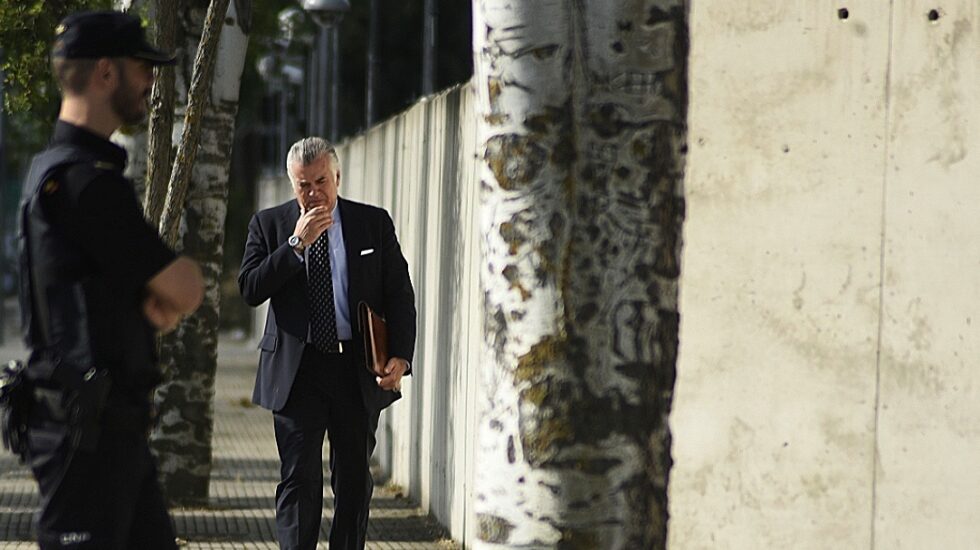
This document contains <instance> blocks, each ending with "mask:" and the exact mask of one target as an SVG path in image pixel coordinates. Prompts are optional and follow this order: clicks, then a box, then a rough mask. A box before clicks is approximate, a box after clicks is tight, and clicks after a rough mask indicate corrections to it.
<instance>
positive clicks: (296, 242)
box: [286, 235, 306, 252]
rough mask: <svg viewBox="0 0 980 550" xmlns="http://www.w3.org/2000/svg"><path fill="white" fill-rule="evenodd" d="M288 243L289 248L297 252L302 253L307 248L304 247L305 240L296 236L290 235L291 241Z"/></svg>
mask: <svg viewBox="0 0 980 550" xmlns="http://www.w3.org/2000/svg"><path fill="white" fill-rule="evenodd" d="M286 242H287V243H289V246H291V247H293V250H295V251H296V252H302V251H303V249H304V248H306V246H305V245H303V240H302V239H300V238H299V237H298V236H296V235H290V237H289V240H288V241H286Z"/></svg>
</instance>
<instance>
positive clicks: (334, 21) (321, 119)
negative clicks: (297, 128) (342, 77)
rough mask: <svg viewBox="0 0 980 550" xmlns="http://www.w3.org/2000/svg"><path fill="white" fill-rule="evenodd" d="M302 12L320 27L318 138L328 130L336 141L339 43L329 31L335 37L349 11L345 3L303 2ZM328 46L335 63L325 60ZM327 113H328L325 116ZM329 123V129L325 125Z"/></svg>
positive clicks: (340, 0) (343, 0)
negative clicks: (338, 26) (331, 70)
mask: <svg viewBox="0 0 980 550" xmlns="http://www.w3.org/2000/svg"><path fill="white" fill-rule="evenodd" d="M303 9H304V10H306V12H307V13H309V14H310V17H312V18H313V21H314V22H316V24H317V25H319V27H320V32H319V36H318V37H317V53H316V56H317V63H316V65H317V70H316V73H317V82H318V86H317V90H316V96H317V101H316V102H315V105H316V106H317V109H316V114H315V115H314V116H316V117H317V124H316V128H317V133H318V134H319V135H321V136H322V135H325V134H326V133H327V131H328V130H330V136H329V137H330V139H331V140H336V139H337V132H338V129H339V124H338V123H337V122H338V115H339V112H338V111H339V109H338V101H337V97H336V96H337V95H339V94H337V93H336V92H337V91H338V90H339V89H340V87H339V82H338V80H339V78H338V77H339V71H337V70H336V68H337V66H338V55H339V51H338V49H339V48H338V47H337V46H338V44H339V39H338V38H337V36H338V34H335V35H334V36H331V32H330V31H331V30H333V32H334V33H337V30H336V27H337V25H338V24H339V23H340V20H341V19H343V17H344V14H345V13H347V12H348V11H350V2H348V0H303ZM330 42H333V44H334V48H332V49H333V50H334V51H333V55H334V59H332V60H328V57H329V53H330V49H331V48H330V45H331V44H330ZM329 69H334V70H333V73H334V74H333V78H329V77H328V75H329V74H330V72H328V71H329ZM328 80H332V81H333V82H332V84H333V88H334V92H335V93H334V94H330V95H331V97H330V100H329V101H326V99H327V95H328V86H327V82H328ZM328 111H329V113H328ZM328 120H329V125H328Z"/></svg>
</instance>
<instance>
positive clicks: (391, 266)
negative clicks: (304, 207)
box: [238, 198, 416, 411]
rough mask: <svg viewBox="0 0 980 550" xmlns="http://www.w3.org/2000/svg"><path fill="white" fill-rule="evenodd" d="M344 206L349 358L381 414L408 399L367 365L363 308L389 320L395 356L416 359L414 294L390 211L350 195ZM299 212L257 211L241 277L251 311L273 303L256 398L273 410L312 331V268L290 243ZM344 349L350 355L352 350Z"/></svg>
mask: <svg viewBox="0 0 980 550" xmlns="http://www.w3.org/2000/svg"><path fill="white" fill-rule="evenodd" d="M338 202H339V208H340V217H341V223H342V224H343V235H344V246H345V248H346V250H347V270H348V281H349V283H348V289H347V298H348V300H347V303H348V304H349V309H350V312H349V315H350V316H349V318H350V320H351V325H352V327H351V328H352V329H353V334H354V336H353V338H354V344H353V345H352V346H349V347H350V348H353V350H351V351H350V353H352V354H353V355H352V357H353V362H354V364H355V365H356V371H357V376H358V382H359V385H360V387H361V393H362V395H363V398H364V404H365V407H366V408H367V410H368V411H380V410H381V409H383V408H385V407H387V406H388V405H390V404H391V403H392V402H394V401H395V400H396V399H398V398H400V397H401V394H400V393H398V392H394V391H387V390H383V389H381V387H379V386H378V384H377V381H376V380H375V378H374V376H373V375H372V374H371V373H369V372H368V371H367V368H366V367H365V366H364V365H365V361H364V350H363V345H362V343H361V342H362V335H361V333H360V331H359V328H358V326H357V304H358V303H360V302H361V301H365V302H367V303H368V305H370V306H371V307H372V308H373V309H374V310H375V311H377V312H378V313H380V314H381V315H382V316H384V317H385V318H386V320H387V322H388V338H389V341H388V352H389V354H390V355H391V356H392V357H401V358H403V359H406V360H408V361H411V360H412V355H413V354H414V353H415V333H416V319H415V315H416V312H415V292H414V290H413V289H412V282H411V279H410V277H409V274H408V264H407V262H406V261H405V257H404V256H403V255H402V252H401V247H400V246H399V244H398V239H397V238H396V236H395V227H394V224H393V223H392V221H391V217H390V216H389V215H388V212H386V211H385V210H383V209H381V208H377V207H374V206H370V205H367V204H362V203H358V202H353V201H349V200H346V199H343V198H338ZM299 215H300V210H299V203H298V202H297V201H296V200H290V201H289V202H286V203H284V204H281V205H279V206H276V207H273V208H269V209H266V210H262V211H260V212H258V213H257V214H255V215H254V216H253V217H252V220H251V221H250V222H249V225H248V240H247V241H246V243H245V255H244V257H243V258H242V267H241V271H240V272H239V275H238V286H239V288H240V290H241V293H242V297H243V298H244V299H245V301H246V302H247V303H248V304H249V305H250V306H253V307H254V306H258V305H259V304H262V303H263V302H265V301H266V300H269V301H270V303H269V313H268V316H267V317H266V323H265V331H264V334H263V335H262V339H261V340H260V343H259V348H260V349H261V350H262V351H261V356H260V358H259V370H258V374H257V376H256V379H255V389H254V391H253V394H252V401H253V402H254V403H255V404H257V405H259V406H261V407H264V408H266V409H269V410H273V411H278V410H279V409H281V408H282V407H283V406H285V405H286V399H287V398H288V397H289V391H290V388H292V385H293V380H294V379H295V378H296V371H297V369H298V368H299V363H300V359H301V358H302V356H303V350H304V348H305V346H306V345H307V344H306V340H307V335H308V334H309V319H310V313H309V311H310V310H309V294H308V291H307V277H306V272H307V270H306V266H305V264H304V263H303V262H301V261H300V259H299V258H298V257H297V256H296V253H295V252H294V251H293V249H292V248H291V247H290V246H289V244H288V243H287V242H286V241H287V240H288V239H289V237H290V235H292V234H293V230H294V229H295V227H296V220H297V219H299ZM334 292H340V290H339V289H334ZM344 351H345V352H348V348H345V350H344Z"/></svg>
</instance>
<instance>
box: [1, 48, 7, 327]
mask: <svg viewBox="0 0 980 550" xmlns="http://www.w3.org/2000/svg"><path fill="white" fill-rule="evenodd" d="M2 61H3V48H0V62H2ZM3 80H4V74H3V65H2V64H0V212H3V211H4V210H5V209H6V207H7V204H6V200H5V199H6V193H7V177H6V176H7V170H6V164H4V160H5V159H4V153H5V152H6V149H5V146H6V139H5V138H6V136H5V135H4V130H5V128H4V127H3V124H4V114H3V99H4V98H3ZM6 258H7V228H6V227H5V226H3V225H0V259H4V260H6ZM5 263H6V262H5ZM6 277H7V274H6V273H3V272H2V271H0V344H2V343H3V336H4V331H6V329H7V316H6V312H7V311H6V310H7V289H6V288H5V287H4V281H5V279H6Z"/></svg>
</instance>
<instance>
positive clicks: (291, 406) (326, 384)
mask: <svg viewBox="0 0 980 550" xmlns="http://www.w3.org/2000/svg"><path fill="white" fill-rule="evenodd" d="M354 368H355V366H354V365H353V364H352V360H351V356H350V355H349V354H343V355H341V354H328V355H323V354H321V353H320V352H318V351H317V350H315V349H314V348H313V346H307V347H306V350H305V351H304V352H303V359H302V361H301V362H300V367H299V372H298V373H297V374H296V380H295V381H294V382H293V387H292V390H291V391H290V393H289V399H288V400H287V401H286V405H285V406H284V407H283V408H282V409H281V410H279V411H276V412H275V413H274V420H275V429H276V443H277V444H278V447H279V459H280V460H281V461H282V469H281V476H282V482H281V483H280V484H279V486H278V488H277V489H276V532H277V536H278V538H279V546H280V548H282V549H283V550H314V549H315V548H316V544H317V540H318V538H319V535H320V518H321V515H322V510H323V438H324V434H326V435H327V437H328V439H329V442H330V486H331V487H332V488H333V493H334V514H333V522H332V523H331V526H330V550H360V549H362V548H364V537H365V534H366V533H367V522H368V507H369V504H370V501H371V492H372V490H373V487H374V485H373V480H372V478H371V472H370V469H369V465H368V460H369V459H370V457H371V453H372V452H373V451H374V445H375V442H376V440H375V435H374V432H375V429H376V428H377V425H378V416H379V415H378V413H372V414H368V413H367V412H366V411H365V407H364V403H363V402H362V400H361V390H360V388H359V387H358V385H357V379H356V372H355V371H354Z"/></svg>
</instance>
